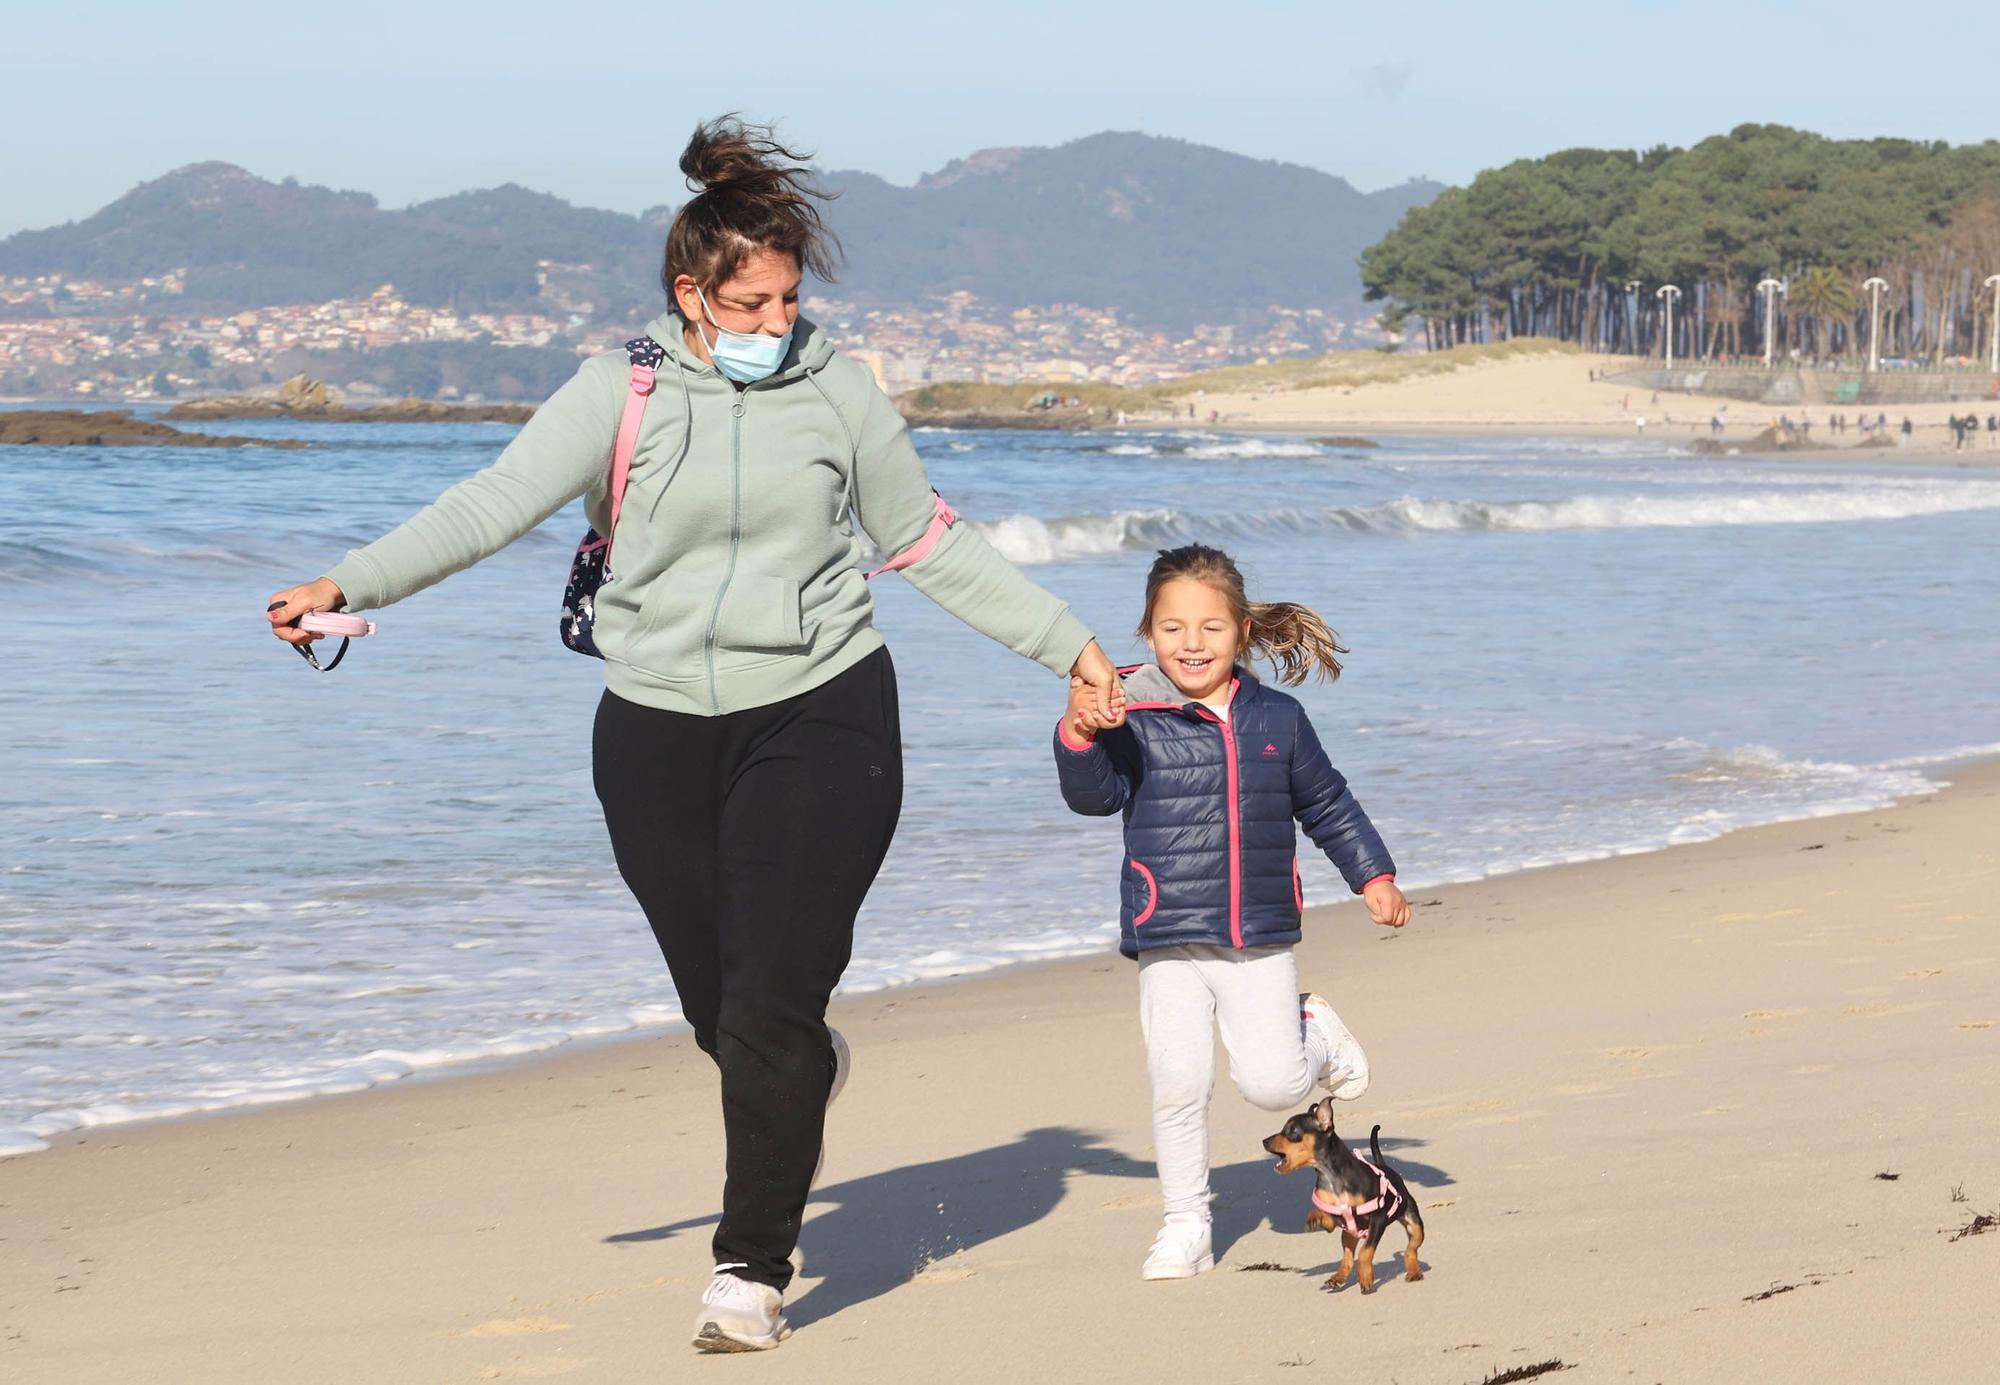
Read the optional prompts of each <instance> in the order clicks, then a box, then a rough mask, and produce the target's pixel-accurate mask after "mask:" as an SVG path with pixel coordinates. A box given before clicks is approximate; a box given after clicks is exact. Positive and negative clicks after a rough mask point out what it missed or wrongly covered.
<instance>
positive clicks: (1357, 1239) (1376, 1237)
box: [1264, 1097, 1424, 1294]
mask: <svg viewBox="0 0 2000 1385" xmlns="http://www.w3.org/2000/svg"><path fill="white" fill-rule="evenodd" d="M1381 1134H1382V1127H1381V1126H1379V1125H1378V1126H1376V1127H1375V1128H1374V1129H1373V1130H1372V1131H1370V1132H1369V1134H1368V1147H1369V1149H1370V1150H1371V1151H1373V1152H1374V1155H1375V1158H1374V1160H1373V1161H1372V1162H1371V1161H1369V1160H1366V1159H1363V1158H1362V1157H1361V1156H1360V1155H1358V1154H1356V1153H1355V1152H1354V1151H1353V1150H1351V1149H1349V1148H1348V1147H1347V1142H1346V1141H1345V1140H1343V1139H1341V1138H1340V1137H1339V1136H1338V1135H1336V1134H1334V1131H1333V1099H1332V1098H1331V1097H1329V1098H1327V1099H1326V1100H1324V1101H1321V1102H1320V1103H1319V1104H1318V1105H1316V1106H1314V1107H1313V1108H1312V1109H1311V1110H1309V1111H1301V1112H1300V1113H1299V1114H1298V1115H1296V1116H1293V1117H1292V1118H1291V1119H1290V1120H1288V1121H1286V1122H1285V1128H1284V1129H1283V1130H1280V1131H1279V1132H1278V1133H1277V1134H1275V1135H1272V1136H1270V1137H1268V1138H1267V1139H1266V1140H1265V1141H1264V1148H1265V1150H1266V1151H1267V1152H1268V1153H1271V1154H1275V1155H1277V1156H1278V1172H1279V1173H1295V1172H1297V1171H1298V1170H1299V1169H1302V1168H1305V1167H1306V1166H1307V1165H1311V1166H1312V1170H1313V1175H1314V1178H1315V1179H1316V1182H1315V1183H1314V1185H1313V1209H1312V1211H1311V1212H1309V1213H1307V1214H1306V1230H1308V1231H1338V1232H1339V1233H1340V1248H1341V1249H1340V1268H1339V1269H1338V1270H1335V1271H1334V1273H1333V1277H1332V1278H1331V1279H1328V1280H1327V1281H1326V1287H1327V1288H1329V1289H1338V1288H1340V1287H1341V1286H1342V1285H1343V1284H1345V1283H1347V1277H1348V1276H1349V1275H1351V1274H1353V1273H1354V1272H1355V1265H1356V1263H1357V1258H1358V1261H1359V1264H1360V1278H1361V1292H1362V1293H1364V1294H1372V1293H1374V1292H1375V1249H1376V1247H1377V1246H1379V1245H1380V1244H1381V1243H1382V1233H1383V1232H1385V1231H1387V1230H1388V1229H1389V1223H1390V1222H1392V1221H1399V1222H1401V1223H1402V1224H1403V1230H1404V1232H1405V1233H1407V1235H1408V1236H1409V1243H1408V1244H1407V1245H1405V1246H1404V1247H1403V1269H1404V1274H1403V1278H1405V1279H1407V1280H1412V1281H1414V1280H1418V1279H1422V1278H1423V1277H1424V1272H1423V1271H1422V1270H1421V1269H1419V1268H1418V1267H1417V1249H1418V1247H1420V1246H1422V1245H1423V1243H1424V1219H1423V1217H1422V1215H1421V1214H1419V1213H1418V1211H1417V1200H1416V1199H1415V1198H1413V1197H1411V1196H1410V1190H1409V1187H1408V1186H1407V1185H1406V1184H1405V1183H1404V1182H1403V1176H1402V1175H1401V1174H1399V1173H1397V1172H1396V1171H1395V1170H1394V1169H1392V1168H1390V1167H1389V1161H1388V1160H1386V1159H1384V1158H1383V1157H1382V1145H1381V1140H1380V1136H1381ZM1357 1253H1358V1256H1357Z"/></svg>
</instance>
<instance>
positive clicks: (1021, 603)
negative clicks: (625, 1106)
mask: <svg viewBox="0 0 2000 1385" xmlns="http://www.w3.org/2000/svg"><path fill="white" fill-rule="evenodd" d="M797 161H798V156H797V155H795V154H793V153H791V152H790V151H788V150H786V149H785V148H783V147H782V146H780V145H778V144H776V143H775V142H773V141H772V140H771V139H770V138H769V134H768V132H767V131H764V130H761V129H759V128H757V127H746V126H744V125H741V124H739V123H737V122H736V121H735V120H733V119H732V118H725V119H722V120H718V121H714V122H711V123H710V124H708V125H706V126H703V127H701V128H700V129H698V130H697V131H696V132H695V135H694V138H693V139H692V140H691V141H690V142H689V143H688V146H687V149H686V151H685V152H684V153H683V154H682V155H681V163H680V167H681V171H682V172H683V173H685V174H686V175H687V176H688V178H689V179H690V182H691V184H698V185H700V186H701V187H702V189H703V190H702V191H701V192H700V194H699V195H698V196H696V197H695V198H694V199H693V200H691V201H690V202H688V203H687V205H685V206H684V207H682V208H681V210H680V213H679V214H678V215H677V216H676V217H675V219H674V223H673V226H672V228H671V229H670V230H669V231H668V233H667V244H666V255H665V263H664V266H663V269H662V273H661V281H662V284H663V286H664V287H665V289H666V291H667V294H668V299H669V308H668V311H667V312H666V313H665V314H663V315H662V316H661V317H659V318H658V319H656V320H655V321H654V322H653V323H652V324H651V325H650V326H649V327H648V329H647V331H648V333H649V334H650V336H651V337H652V339H653V340H654V341H656V342H657V343H658V344H659V347H660V348H662V349H663V352H664V356H663V358H662V359H661V360H660V363H659V366H658V379H657V386H656V388H655V390H654V392H653V394H652V395H651V397H650V398H649V400H648V406H647V410H646V414H645V419H644V424H643V427H642V429H641V431H640V434H639V438H638V442H637V445H636V447H635V448H634V452H633V459H632V469H631V474H630V479H629V482H628V485H627V489H626V492H625V496H624V502H623V505H622V507H621V509H620V511H619V518H618V520H617V532H616V533H615V534H613V535H612V537H613V541H614V542H613V553H614V555H615V557H614V560H613V567H614V571H615V576H614V578H613V579H612V580H609V581H607V582H606V583H605V585H604V586H603V587H602V588H601V589H600V590H599V591H598V593H597V595H596V600H595V611H594V615H595V623H594V625H593V627H592V631H591V633H592V635H593V636H594V638H595V641H596V644H597V648H598V649H599V651H601V652H602V654H603V655H604V665H605V682H606V691H605V693H604V696H603V700H602V702H601V703H600V704H599V707H598V712H597V721H596V730H595V737H594V742H595V743H594V747H593V759H594V765H595V779H596V786H597V794H598V798H599V800H600V802H601V803H602V804H603V808H604V820H605V825H606V826H607V827H608V828H609V829H610V834H611V845H612V851H613V854H614V855H615V856H616V858H617V862H618V869H619V871H620V873H621V874H622V875H623V876H624V878H625V882H626V884H627V885H629V886H630V887H631V890H632V892H633V894H634V895H636V896H637V897H638V900H639V904H640V906H641V907H642V908H643V909H644V910H645V912H646V917H647V920H648V921H649V922H650V923H651V925H652V928H653V932H654V935H655V937H656V938H657V939H658V941H659V945H660V951H661V952H662V953H663V954H664V955H665V957H666V961H667V966H668V968H669V970H670V971H671V972H672V973H673V979H674V987H675V989H676V990H677V991H678V992H679V994H680V1002H681V1008H682V1011H683V1013H684V1014H685V1015H686V1017H687V1020H688V1023H689V1024H690V1025H691V1026H693V1029H694V1035H695V1042H696V1043H697V1044H699V1045H700V1046H701V1048H702V1049H703V1051H704V1052H706V1053H708V1054H709V1055H710V1056H711V1057H712V1058H714V1059H715V1062H716V1064H717V1066H718V1067H719V1068H720V1069H721V1071H722V1107H723V1124H724V1128H725V1131H726V1134H727V1138H728V1154H727V1181H726V1183H725V1185H724V1189H723V1200H722V1219H721V1222H720V1224H719V1226H718V1227H717V1230H716V1234H715V1245H714V1249H715V1260H716V1266H715V1277H714V1278H713V1280H712V1281H711V1282H710V1284H709V1286H708V1289H707V1291H706V1292H705V1293H704V1294H703V1296H702V1310H701V1313H700V1315H699V1316H698V1318H697V1319H696V1324H695V1345H696V1346H697V1347H698V1348H701V1349H704V1350H716V1351H741V1350H756V1349H762V1348H768V1347H773V1346H776V1345H777V1344H778V1343H779V1342H780V1341H781V1340H783V1338H784V1337H785V1335H786V1334H787V1332H788V1330H789V1329H788V1328H787V1327H786V1325H785V1322H784V1320H783V1318H782V1317H781V1316H780V1309H781V1307H782V1306H783V1292H784V1290H785V1287H786V1285H787V1284H788V1283H789V1281H790V1279H791V1274H792V1267H791V1259H790V1257H791V1252H792V1249H793V1246H794V1245H795V1244H796V1242H797V1239H798V1231H799V1222H800V1219H801V1217H802V1216H803V1214H804V1210H805V1202H806V1196H807V1193H808V1191H809V1189H810V1186H811V1182H812V1178H813V1175H814V1170H815V1165H816V1161H817V1159H818V1156H819V1150H820V1142H821V1132H822V1129H823V1126H824V1118H825V1107H826V1103H827V1102H828V1101H829V1100H831V1098H832V1094H833V1093H834V1092H835V1091H836V1090H837V1089H838V1087H839V1085H840V1084H841V1082H843V1081H844V1080H845V1077H846V1073H845V1061H844V1060H845V1045H844V1044H842V1043H841V1042H840V1041H839V1039H838V1036H837V1035H834V1034H832V1032H831V1031H829V1030H828V1028H827V1026H826V1006H827V1001H828V999H829V997H830V995H831V993H832V991H833V988H834V986H835V985H836V984H837V983H838V981H839V979H840V975H841V972H842V971H843V970H844V969H845V967H846V965H847V961H848V954H849V952H850V950H851V948H852V945H853V939H854V917H855V914H856V912H857V911H858V910H859V908H860V906H861V901H862V899H863V897H864V896H865V895H866V894H867V892H868V888H869V886H870V885H871V884H872V883H873V881H874V879H875V873H876V871H877V869H878V868H879V867H880V866H881V863H882V858H883V855H884V854H885V853H886V852H887V851H888V848H889V840H890V838H891V836H892V835H893V834H894V831H895V826H896V817H897V813H898V810H899V809H900V806H901V801H902V744H901V740H900V733H899V729H898V722H897V703H896V682H895V674H894V670H893V668H892V666H891V664H890V661H889V653H888V650H887V649H886V648H885V647H884V645H883V642H882V639H881V636H879V635H878V634H877V633H876V632H875V629H874V627H873V624H872V621H871V614H872V602H871V601H870V598H869V594H868V590H867V587H866V586H865V585H864V582H863V579H862V575H861V573H860V571H859V570H858V568H857V566H856V564H857V561H858V559H859V558H860V556H861V552H862V549H861V544H860V541H859V539H858V538H857V537H856V534H855V531H854V528H853V526H852V525H851V524H849V522H848V515H849V512H850V510H851V511H852V513H853V514H854V515H855V516H856V517H857V518H858V519H859V521H860V524H861V527H862V528H864V529H865V530H866V531H867V533H868V535H869V536H870V537H871V538H872V539H873V540H874V541H875V544H876V546H877V547H878V548H879V549H880V550H881V551H882V552H884V553H888V554H896V555H902V556H903V557H904V558H906V559H914V561H911V562H910V564H909V565H908V566H907V567H905V568H904V569H903V571H904V574H905V576H907V577H908V578H909V580H910V581H911V582H912V583H914V584H915V585H916V586H917V588H918V589H919V590H921V591H923V592H924V593H925V594H926V595H927V596H929V597H930V598H931V599H932V600H934V601H936V602H937V603H938V604H939V605H941V606H943V607H944V608H945V609H946V610H948V611H950V612H951V613H952V614H954V615H956V616H958V617H959V618H960V619H962V620H964V621H965V622H966V623H967V624H968V625H971V626H972V627H973V628H974V629H977V630H979V631H981V632H982V633H984V634H987V635H990V636H991V637H992V638H994V639H996V640H998V641H999V642H1000V643H1002V644H1004V645H1006V646H1007V647H1008V648H1010V649H1013V650H1015V651H1016V652H1017V653H1020V654H1023V655H1025V656H1027V657H1028V658H1031V659H1033V660H1035V661H1036V662H1038V663H1040V664H1042V665H1044V666H1045V667H1047V668H1048V669H1050V670H1051V671H1053V672H1056V673H1058V674H1061V673H1067V674H1070V675H1071V676H1072V677H1073V678H1075V679H1080V680H1081V681H1083V682H1084V683H1087V684H1089V685H1091V686H1092V687H1093V688H1095V689H1096V692H1097V696H1098V697H1099V699H1100V701H1101V703H1102V706H1103V708H1104V710H1105V713H1106V715H1108V716H1113V717H1115V716H1118V715H1120V714H1121V713H1122V705H1123V693H1122V691H1121V689H1120V687H1119V684H1118V678H1117V673H1116V671H1115V670H1114V669H1113V668H1112V666H1111V663H1110V661H1109V660H1108V659H1107V658H1106V657H1105V656H1104V653H1103V651H1102V650H1100V649H1099V648H1098V647H1097V644H1096V642H1095V641H1094V640H1092V638H1091V636H1090V632H1089V631H1088V630H1086V629H1085V628H1084V627H1083V625H1082V624H1081V623H1080V622H1079V621H1078V620H1077V619H1076V618H1075V617H1074V616H1072V615H1071V614H1070V613H1069V609H1068V607H1067V606H1066V605H1065V604H1064V603H1062V602H1061V601H1059V600H1057V599H1056V598H1055V597H1053V596H1051V595H1049V594H1048V593H1047V592H1044V591H1042V590H1041V589H1040V588H1038V587H1036V586H1034V585H1033V584H1032V583H1030V582H1029V581H1028V580H1027V579H1026V578H1024V577H1022V576H1021V574H1020V573H1019V572H1017V571H1015V570H1014V568H1013V567H1012V566H1010V565H1009V564H1008V563H1007V562H1006V560H1004V559H1003V558H1001V557H1000V556H999V555H998V554H997V553H995V552H994V551H993V550H992V549H991V548H990V547H988V546H987V544H986V543H985V541H984V540H983V539H982V538H981V537H980V535H979V534H978V532H977V531H976V530H974V529H972V528H971V527H970V526H968V525H965V524H962V523H948V522H947V521H948V520H949V519H950V516H949V514H948V512H947V511H945V509H944V507H942V506H941V505H939V504H937V502H936V501H935V500H934V497H933V493H932V491H931V488H930V484H929V482H928V481H927V480H926V478H925V475H924V468H923V464H922V463H921V462H920V461H919V460H918V457H917V454H916V450H915V448H913V447H912V446H911V444H910V440H909V435H908V429H907V427H906V425H905V424H904V422H903V420H902V419H901V417H899V416H898V415H897V413H896V410H895V408H894V406H893V405H892V404H891V403H890V402H889V400H888V399H887V397H885V396H884V395H883V394H882V393H881V391H880V390H878V389H877V388H876V386H875V383H874V380H873V378H872V377H871V376H870V374H869V373H868V371H867V370H866V369H864V368H863V367H862V366H860V365H859V364H857V363H855V362H854V361H852V360H849V359H848V358H847V357H845V356H842V355H841V354H840V353H839V352H837V351H835V350H834V349H833V347H832V346H831V344H829V343H828V341H827V339H826V337H825V336H824V334H822V333H821V332H820V331H819V330H818V329H817V328H816V327H815V326H814V325H813V324H812V323H811V322H809V321H807V320H806V319H804V318H802V317H800V316H799V284H800V280H801V277H802V275H803V272H804V271H805V270H808V269H810V270H811V271H813V272H814V273H815V274H818V275H819V276H820V277H821V278H822V279H831V278H832V274H833V268H834V263H833V262H834V257H835V255H836V254H837V253H838V244H837V242H835V241H834V240H833V238H832V236H831V235H830V234H829V233H828V232H827V231H826V229H825V227H824V226H823V224H822V223H821V220H820V217H819V214H818V209H817V208H816V207H815V206H814V205H813V203H812V201H811V200H809V199H810V198H812V197H815V196H819V195H820V194H817V193H815V192H813V191H812V190H811V189H809V188H808V187H807V186H806V185H805V179H804V170H803V169H801V168H799V167H797V166H796V165H797ZM630 374H631V372H630V370H629V369H628V363H627V359H626V357H625V356H624V355H623V354H622V353H611V354H607V355H603V356H598V357H596V358H594V359H592V360H590V361H588V362H586V363H585V364H584V366H583V367H582V368H581V369H580V370H579V371H578V372H577V374H576V377H575V378H574V379H572V380H571V381H570V382H569V383H568V384H566V385H564V386H563V387H562V388H561V389H560V390H558V391H557V392H556V394H555V395H554V397H553V398H551V399H550V400H549V402H548V403H547V404H546V405H544V406H543V407H542V408H541V409H539V410H538V411H537V412H536V414H535V416H534V418H533V419H532V420H531V421H530V422H529V423H528V425H527V426H526V427H525V428H523V429H522V430H521V433H520V435H519V436H518V437H517V438H515V440H514V441H513V443H512V444H511V445H509V446H508V448H507V449H506V451H505V452H503V453H502V454H501V456H500V458H499V460H498V461H496V462H495V463H494V464H493V465H492V466H490V467H488V468H487V469H486V470H485V471H482V472H480V473H479V474H478V475H476V476H473V477H471V478H470V479H468V480H466V481H463V482H460V483H459V484H458V485H456V486H453V487H452V488H451V489H450V490H448V491H446V492H445V493H444V494H443V495H442V496H440V497H439V499H438V501H437V503H436V504H434V505H431V506H429V507H428V508H426V509H425V510H423V511H422V512H420V513H419V514H418V515H416V516H415V517H414V518H413V519H411V520H409V521H408V522H407V523H405V524H403V525H402V526H401V527H400V528H398V529H396V530H395V531H393V532H392V533H390V534H389V535H387V536H386V537H384V538H382V539H379V540H377V541H376V542H375V543H372V544H370V545H369V546H368V547H366V548H362V549H357V550H355V551H353V552H350V553H349V554H348V555H347V556H346V557H345V558H344V559H342V560H341V562H340V563H338V564H337V565H335V567H334V568H333V569H332V570H331V571H330V572H328V573H327V574H326V575H325V576H324V577H321V578H319V579H318V580H316V581H313V582H308V583H306V584H305V585H303V586H300V587H294V588H292V589H291V590H289V591H284V592H279V593H277V594H276V596H275V597H274V598H273V601H272V605H271V610H270V612H269V619H270V621H271V626H272V629H273V630H274V631H275V632H276V634H277V636H278V638H280V639H282V640H285V641H288V642H289V643H292V644H299V643H301V642H303V641H305V640H308V639H312V638H316V636H313V635H310V634H308V633H307V632H305V631H302V630H300V629H298V628H297V621H298V620H299V618H300V617H301V616H303V615H305V614H306V613H308V612H310V611H319V610H341V609H345V608H350V607H351V608H354V609H372V608H375V607H379V606H385V605H388V604H389V603H391V602H394V601H400V600H401V599H403V598H404V597H406V596H409V595H411V594H412V593H413V592H416V591H419V590H421V589H423V588H424V587H427V586H429V585H430V584H432V583H433V582H436V581H438V580H439V579H441V578H443V577H445V576H447V575H448V574H450V573H453V572H457V571H459V570H460V569H462V568H465V567H468V566H470V565H471V564H473V563H475V562H478V561H479V560H480V559H481V558H484V557H487V556H488V555H490V554H492V553H494V552H496V551H497V550H498V549H500V548H502V547H504V546H505V545H506V544H508V543H510V542H512V541H513V540H514V539H516V538H519V537H520V536H521V535H522V534H525V533H526V532H527V531H528V530H530V529H532V528H533V527H534V526H535V525H537V524H539V523H541V522H542V521H543V520H544V519H547V518H548V517H549V516H550V515H552V514H554V513H555V512H556V511H557V510H559V509H561V508H562V507H563V506H564V505H566V504H568V503H569V502H570V501H571V500H573V499H575V498H576V497H578V496H580V495H581V496H586V497H587V502H586V503H587V508H588V510H589V513H590V517H591V520H592V522H593V524H595V525H596V527H597V529H598V531H599V532H600V533H609V532H610V530H611V527H612V522H611V519H610V505H609V501H608V498H607V491H608V480H607V477H608V471H609V466H608V459H609V456H610V453H611V449H612V440H613V437H614V435H615V434H616V432H617V429H618V425H619V418H620V413H621V410H622V409H623V407H624V401H625V398H626V394H627V390H628V379H629V376H630ZM934 519H935V520H937V521H938V522H937V523H936V524H934V522H933V521H934ZM920 541H921V542H920ZM837 1054H838V1055H839V1056H838V1057H836V1055H837Z"/></svg>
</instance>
